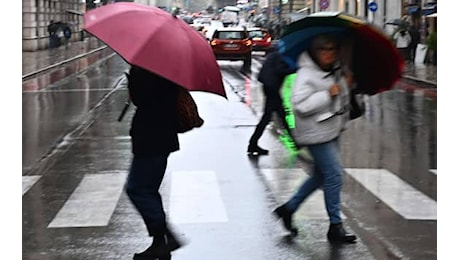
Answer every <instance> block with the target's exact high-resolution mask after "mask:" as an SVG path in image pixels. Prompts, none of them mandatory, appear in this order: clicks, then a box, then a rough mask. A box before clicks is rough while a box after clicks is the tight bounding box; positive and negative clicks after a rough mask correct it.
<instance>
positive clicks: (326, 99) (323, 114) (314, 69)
mask: <svg viewBox="0 0 460 260" xmlns="http://www.w3.org/2000/svg"><path fill="white" fill-rule="evenodd" d="M297 64H298V67H299V69H298V70H297V77H296V79H295V83H294V86H293V89H292V93H291V103H292V107H293V111H294V116H295V128H294V129H293V131H292V134H293V138H294V140H295V141H296V142H297V143H298V144H299V145H309V144H319V143H325V142H328V141H330V140H332V139H334V138H336V137H337V136H339V134H340V132H341V131H343V130H344V129H345V124H346V122H347V121H348V118H349V115H348V109H345V108H346V107H348V103H349V98H348V95H349V91H348V87H347V85H346V82H345V78H344V77H343V76H342V73H341V70H340V69H338V70H337V71H335V73H334V75H329V76H328V74H330V73H329V72H325V71H323V70H321V69H320V68H319V66H318V65H317V64H316V63H315V62H314V61H313V60H312V59H311V57H310V56H309V55H308V53H307V52H303V53H302V54H301V55H300V57H299V59H298V62H297ZM336 83H337V84H339V85H340V86H341V91H340V94H339V95H337V96H335V97H331V96H330V95H329V88H330V87H331V86H332V85H333V84H336ZM340 112H341V113H340Z"/></svg>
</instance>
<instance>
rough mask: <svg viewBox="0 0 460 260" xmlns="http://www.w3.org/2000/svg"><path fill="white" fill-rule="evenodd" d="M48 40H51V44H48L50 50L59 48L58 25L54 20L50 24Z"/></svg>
mask: <svg viewBox="0 0 460 260" xmlns="http://www.w3.org/2000/svg"><path fill="white" fill-rule="evenodd" d="M47 29H48V38H49V42H48V46H49V48H50V49H52V48H56V47H58V46H59V44H58V37H57V34H56V33H57V29H58V28H57V25H56V23H55V22H54V20H51V21H50V22H49V24H48V27H47Z"/></svg>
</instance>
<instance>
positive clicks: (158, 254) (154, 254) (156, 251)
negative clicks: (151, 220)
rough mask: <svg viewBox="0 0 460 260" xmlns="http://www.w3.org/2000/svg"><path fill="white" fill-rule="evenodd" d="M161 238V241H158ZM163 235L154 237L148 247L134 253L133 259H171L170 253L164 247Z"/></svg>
mask: <svg viewBox="0 0 460 260" xmlns="http://www.w3.org/2000/svg"><path fill="white" fill-rule="evenodd" d="M159 240H162V242H159ZM165 241H166V240H165V239H164V237H163V238H162V239H159V237H158V236H157V237H155V238H154V239H153V243H152V245H150V247H148V248H147V249H146V250H145V251H143V252H141V253H136V254H134V257H133V260H156V259H158V260H169V259H171V253H170V251H169V250H168V249H167V248H166V243H165Z"/></svg>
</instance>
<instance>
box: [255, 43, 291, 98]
mask: <svg viewBox="0 0 460 260" xmlns="http://www.w3.org/2000/svg"><path fill="white" fill-rule="evenodd" d="M295 72H296V69H295V68H291V67H289V65H288V64H287V63H286V62H285V61H284V59H283V56H281V54H280V53H279V52H278V51H276V50H275V51H273V52H270V53H269V54H268V55H267V57H266V59H265V62H264V64H263V66H262V69H261V70H260V72H259V76H258V77H257V80H259V81H260V82H262V84H264V91H265V92H266V94H267V92H268V93H272V92H279V90H280V88H281V86H282V84H283V80H284V78H285V77H286V76H287V75H289V74H292V73H295Z"/></svg>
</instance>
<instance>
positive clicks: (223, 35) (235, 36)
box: [216, 31, 245, 40]
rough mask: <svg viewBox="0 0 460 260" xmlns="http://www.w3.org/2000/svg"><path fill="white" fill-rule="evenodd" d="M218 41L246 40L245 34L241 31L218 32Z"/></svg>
mask: <svg viewBox="0 0 460 260" xmlns="http://www.w3.org/2000/svg"><path fill="white" fill-rule="evenodd" d="M216 38H217V39H222V40H240V39H244V38H245V37H244V32H240V31H233V32H224V31H222V32H218V33H217V35H216Z"/></svg>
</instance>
